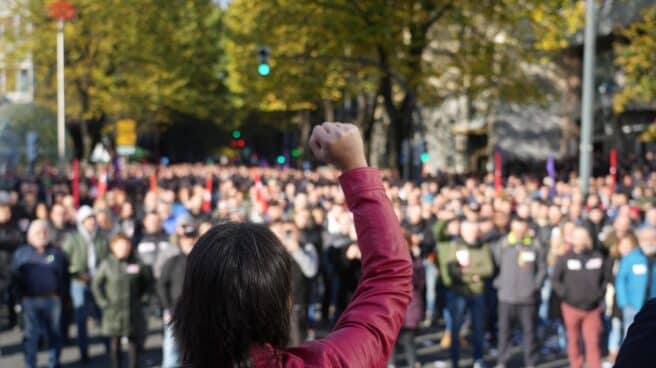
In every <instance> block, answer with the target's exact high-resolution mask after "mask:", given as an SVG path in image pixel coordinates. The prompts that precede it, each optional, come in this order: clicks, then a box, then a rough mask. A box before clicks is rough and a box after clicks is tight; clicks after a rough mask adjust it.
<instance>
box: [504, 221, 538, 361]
mask: <svg viewBox="0 0 656 368" xmlns="http://www.w3.org/2000/svg"><path fill="white" fill-rule="evenodd" d="M529 230H530V229H529V224H528V223H527V221H526V219H525V218H522V217H515V218H513V220H512V223H511V231H510V233H509V234H508V236H506V237H505V238H503V239H502V240H501V241H500V243H499V246H498V247H497V248H496V249H495V251H494V259H495V262H496V265H497V268H498V270H499V274H498V276H497V277H496V279H495V280H494V286H495V287H496V288H497V293H498V298H499V305H498V316H499V358H498V364H497V367H498V368H503V367H505V366H506V364H507V363H508V360H509V359H510V347H511V342H510V340H511V332H512V322H513V321H514V320H518V321H519V322H520V324H521V326H522V332H523V334H522V340H523V345H524V366H525V367H535V364H536V344H535V332H536V317H537V306H538V303H539V295H540V294H539V293H540V290H541V288H542V284H543V283H544V280H545V279H546V277H547V264H546V256H545V254H544V252H543V250H542V247H541V246H540V244H539V242H538V241H537V240H536V239H535V238H533V237H532V236H531V235H530V231H529Z"/></svg>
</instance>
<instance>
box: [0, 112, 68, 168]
mask: <svg viewBox="0 0 656 368" xmlns="http://www.w3.org/2000/svg"><path fill="white" fill-rule="evenodd" d="M4 122H6V123H7V125H8V127H9V128H10V129H11V130H12V132H13V133H15V134H16V136H17V138H18V142H19V145H18V146H19V147H25V143H24V142H25V138H26V136H27V134H28V132H35V133H37V134H38V137H39V138H38V145H37V146H38V155H39V158H44V159H46V160H49V161H50V162H57V159H58V155H57V130H56V129H53V127H54V126H56V125H57V119H56V116H55V114H54V113H53V112H52V111H51V110H50V109H47V108H45V107H43V106H39V105H35V104H6V105H2V106H0V125H2V124H3V123H4ZM66 146H67V147H66V152H68V153H70V152H71V151H70V146H71V141H70V139H67V141H66ZM19 156H20V157H21V160H22V161H25V160H23V158H24V157H25V152H20V154H19Z"/></svg>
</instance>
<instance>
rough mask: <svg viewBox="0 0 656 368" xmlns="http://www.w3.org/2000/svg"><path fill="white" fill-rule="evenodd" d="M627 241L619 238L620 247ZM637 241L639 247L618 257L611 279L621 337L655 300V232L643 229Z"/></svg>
mask: <svg viewBox="0 0 656 368" xmlns="http://www.w3.org/2000/svg"><path fill="white" fill-rule="evenodd" d="M631 241H633V240H632V239H631V238H626V240H624V239H622V240H620V244H622V243H623V242H631ZM639 242H640V247H638V248H635V249H633V250H632V251H630V252H629V253H628V254H626V255H625V256H624V257H622V260H621V261H620V266H619V271H618V272H617V278H616V280H615V289H616V290H617V305H618V307H619V308H620V309H621V311H622V321H623V324H624V334H623V335H626V333H627V332H628V329H629V326H631V323H633V320H634V318H635V316H636V314H638V312H639V311H640V309H641V308H642V306H643V305H644V304H645V303H646V302H647V300H650V299H652V298H655V297H656V229H655V228H653V227H645V228H643V229H642V230H641V231H640V233H639ZM632 245H633V244H629V245H625V246H624V247H626V248H628V247H630V246H632Z"/></svg>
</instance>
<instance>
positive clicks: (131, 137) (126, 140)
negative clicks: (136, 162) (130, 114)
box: [116, 119, 137, 155]
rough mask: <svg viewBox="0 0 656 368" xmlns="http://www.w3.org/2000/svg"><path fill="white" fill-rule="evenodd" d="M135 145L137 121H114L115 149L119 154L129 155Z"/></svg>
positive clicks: (133, 150)
mask: <svg viewBox="0 0 656 368" xmlns="http://www.w3.org/2000/svg"><path fill="white" fill-rule="evenodd" d="M136 146H137V122H136V121H134V120H132V119H121V120H119V121H117V122H116V151H117V152H118V154H119V155H131V154H133V153H134V152H135V148H136Z"/></svg>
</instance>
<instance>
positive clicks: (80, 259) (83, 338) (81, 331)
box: [63, 206, 109, 363]
mask: <svg viewBox="0 0 656 368" xmlns="http://www.w3.org/2000/svg"><path fill="white" fill-rule="evenodd" d="M77 220H78V226H77V231H75V232H72V233H71V234H69V236H68V237H67V238H66V240H65V241H64V246H63V250H64V252H65V253H66V256H67V259H68V264H69V266H68V272H69V274H70V275H71V278H72V280H71V299H72V301H73V308H74V309H75V324H76V326H77V344H78V347H79V349H80V360H81V361H82V362H83V363H85V362H88V361H89V336H88V332H87V319H88V317H89V316H92V317H94V318H95V319H96V320H98V321H100V319H101V311H100V309H99V308H98V306H97V304H96V302H95V299H94V297H93V293H92V292H91V281H92V279H93V276H94V274H95V273H96V271H97V270H98V267H99V266H100V263H102V261H103V260H105V258H107V256H108V255H109V248H108V241H107V238H105V237H104V236H103V235H102V233H101V232H100V231H98V225H97V222H96V215H95V212H94V211H93V209H91V207H88V206H82V207H80V209H79V211H78V215H77Z"/></svg>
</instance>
